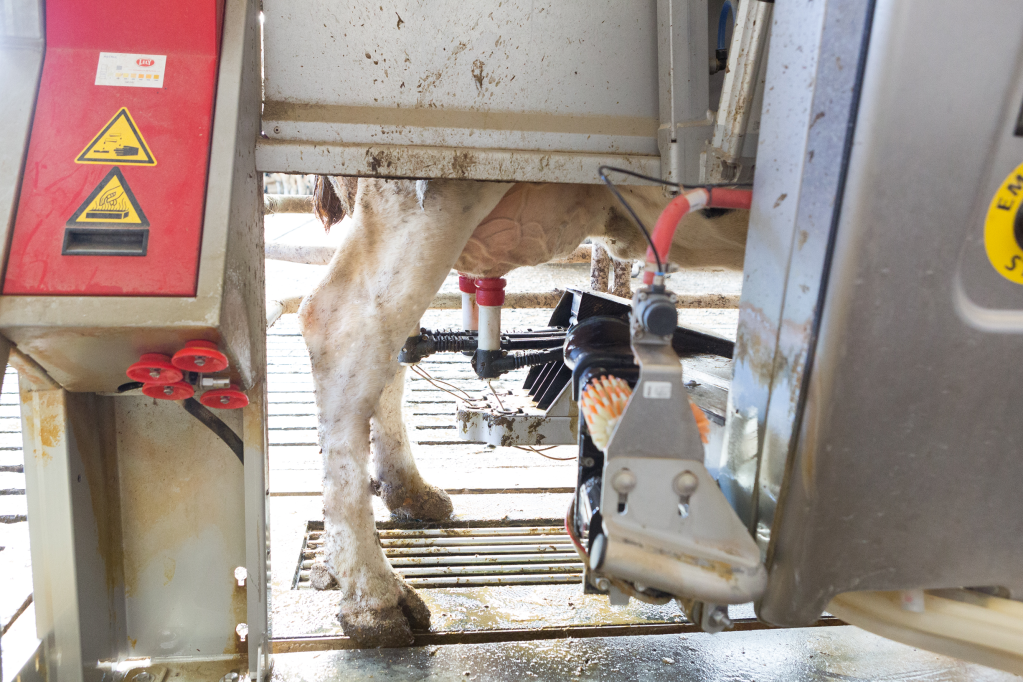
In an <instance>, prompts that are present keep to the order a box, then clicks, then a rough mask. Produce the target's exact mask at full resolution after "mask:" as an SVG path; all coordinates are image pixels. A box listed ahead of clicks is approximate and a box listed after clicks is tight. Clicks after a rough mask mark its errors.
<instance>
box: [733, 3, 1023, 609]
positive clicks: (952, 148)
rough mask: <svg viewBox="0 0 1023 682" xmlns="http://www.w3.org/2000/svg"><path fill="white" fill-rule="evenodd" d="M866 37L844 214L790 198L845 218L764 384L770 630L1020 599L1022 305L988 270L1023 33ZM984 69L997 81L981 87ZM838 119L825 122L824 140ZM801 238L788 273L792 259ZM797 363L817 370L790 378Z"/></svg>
mask: <svg viewBox="0 0 1023 682" xmlns="http://www.w3.org/2000/svg"><path fill="white" fill-rule="evenodd" d="M837 4H838V3H828V7H827V18H826V20H825V25H827V22H828V21H829V20H830V17H831V13H832V11H833V10H836V9H837V8H836V5H837ZM778 10H779V21H781V18H780V15H781V7H779V8H778ZM862 34H868V35H869V48H868V51H867V60H866V64H865V69H864V73H863V77H862V82H861V85H860V88H859V97H860V100H859V105H858V108H857V113H856V117H855V133H854V136H853V138H852V146H851V149H850V154H849V159H848V164H847V168H846V170H845V174H846V179H845V181H844V183H842V182H841V181H839V182H838V183H837V190H838V191H837V192H836V194H835V196H836V201H835V203H834V204H832V203H830V202H827V203H822V204H818V205H814V202H815V201H816V200H817V197H816V196H815V193H814V192H813V191H810V192H808V193H807V192H805V189H806V188H807V187H808V185H807V183H806V181H804V182H803V185H802V186H801V187H800V186H797V187H796V189H797V190H798V191H799V194H797V195H789V197H790V198H795V199H798V204H799V207H798V209H797V216H799V215H804V216H806V218H809V217H810V215H811V214H812V215H813V216H814V217H815V219H818V220H819V219H820V218H821V216H822V215H826V214H827V212H828V211H832V212H834V211H835V206H837V207H838V210H839V216H838V220H837V222H836V223H835V230H834V234H833V235H832V240H833V241H832V243H831V245H830V246H829V251H828V253H827V258H826V259H825V260H824V262H823V267H821V263H820V262H819V261H817V260H813V259H811V260H810V261H808V262H805V261H803V259H801V258H799V257H796V256H795V255H793V257H792V258H791V259H790V261H789V275H788V279H787V282H790V283H798V281H799V278H800V277H806V278H808V279H809V280H813V279H818V280H821V281H823V282H824V291H823V294H822V296H820V297H819V298H818V297H816V296H814V295H813V292H812V289H811V291H809V292H806V293H807V294H808V295H809V296H810V297H811V299H812V300H819V301H821V303H820V304H819V305H820V307H819V308H818V309H817V310H816V311H815V314H811V315H803V316H802V317H799V316H793V317H791V318H790V319H791V320H792V321H793V322H798V323H800V324H803V325H808V326H807V327H806V328H805V330H802V329H800V328H799V327H796V328H795V331H796V332H797V333H796V334H794V335H792V336H791V342H790V344H791V345H790V347H789V348H788V349H786V346H787V345H789V344H787V343H784V341H785V336H786V335H787V334H789V332H788V331H786V327H785V325H786V322H785V320H786V319H787V318H789V315H788V312H787V311H788V310H789V300H790V298H789V296H790V295H791V294H792V293H794V290H793V289H792V287H791V286H788V287H787V294H786V298H785V299H784V311H785V312H783V315H782V317H781V319H782V322H781V323H780V325H779V327H778V328H779V329H780V331H778V332H777V337H778V339H779V341H778V342H776V349H775V352H774V354H773V357H774V358H775V364H774V366H772V367H771V368H770V369H769V370H768V371H767V372H763V373H761V374H760V376H761V377H762V378H763V379H768V378H771V380H772V381H773V383H772V385H771V389H770V393H769V394H768V400H767V411H768V414H767V416H766V420H765V423H764V427H763V428H764V432H763V437H762V439H761V462H760V470H759V488H758V491H759V494H760V501H759V507H758V514H759V517H758V519H757V522H758V527H761V529H763V527H764V526H766V524H768V523H770V527H771V532H770V548H769V552H768V561H769V569H770V580H769V584H768V589H767V592H766V593H765V595H764V598H763V600H762V602H761V603H760V604H759V607H758V614H759V615H760V617H761V618H763V619H765V620H767V621H768V622H771V623H775V624H779V625H805V624H808V623H810V622H812V621H813V620H814V619H815V618H816V617H817V616H818V615H819V614H820V612H821V611H822V610H823V609H824V608H825V606H826V604H827V602H828V601H829V599H830V598H831V597H832V596H834V595H835V594H838V593H840V592H844V591H852V590H857V591H859V590H899V589H910V588H941V587H960V586H973V585H998V586H1004V587H1008V588H1010V589H1016V590H1018V589H1020V588H1021V587H1023V574H1021V573H1020V571H1019V566H1020V565H1021V563H1023V542H1021V541H1020V538H1021V537H1023V503H1021V499H1023V498H1020V496H1019V494H1018V482H1019V481H1020V480H1023V459H1021V458H1020V457H1019V450H1020V447H1021V445H1023V425H1021V422H1020V419H1019V417H1018V415H1019V413H1020V411H1021V409H1023V398H1020V397H1019V396H1018V395H1017V392H1016V391H1015V390H1014V388H1015V386H1016V385H1017V384H1018V383H1019V381H1020V380H1021V379H1023V376H1020V374H1021V369H1020V365H1019V363H1018V362H1017V356H1018V354H1019V345H1020V340H1019V337H1018V336H1017V334H1018V333H1019V330H1020V326H1019V325H1018V324H1015V323H1013V322H1012V319H1013V317H1014V316H1015V319H1017V320H1018V319H1019V315H1020V311H1021V309H1023V289H1021V288H1020V286H1019V285H1017V284H1013V283H1011V282H1009V281H1008V280H1005V279H1004V278H1001V277H998V276H997V273H995V271H994V270H993V269H992V268H991V266H990V265H987V268H988V269H989V270H990V272H988V271H985V270H984V268H982V267H980V265H981V263H979V262H978V259H977V253H976V249H977V244H978V241H979V240H980V239H981V238H982V235H983V218H984V213H985V211H986V209H987V206H988V204H989V202H990V201H991V197H992V196H993V194H994V191H995V189H996V188H997V186H998V185H999V183H1000V182H1001V181H1002V180H1003V179H1004V178H1005V177H1006V175H1007V174H1008V173H1009V171H1010V170H1012V169H1013V168H1014V167H1015V166H1016V165H1018V164H1019V162H1020V160H1023V138H1021V137H1017V136H1014V135H1013V131H1014V127H1015V123H1016V117H1017V116H1018V114H1019V111H1020V107H1021V103H1023V39H1021V36H1023V13H1021V12H1020V11H1019V6H1018V3H1015V2H1012V1H1010V0H985V1H984V2H977V3H970V4H962V3H956V2H951V1H949V0H942V1H940V2H935V1H934V0H932V1H931V2H924V1H923V0H903V1H901V2H895V1H894V0H877V2H876V7H875V9H874V11H873V18H872V25H868V26H866V27H865V28H864V29H863V31H862ZM850 38H851V36H850ZM981 52H982V53H983V54H984V55H985V57H984V61H985V63H987V64H990V65H991V68H984V69H982V71H981V72H978V70H977V68H976V67H975V65H974V64H973V63H972V62H973V55H976V54H978V53H981ZM773 58H774V55H772V59H773ZM821 63H822V64H823V63H824V60H823V59H822V60H821ZM854 64H855V62H853V63H845V62H844V60H843V64H842V67H843V69H853V68H854ZM836 66H837V64H836ZM770 78H771V77H770V76H769V80H770ZM817 82H818V83H820V84H823V83H824V82H825V79H823V78H821V77H820V76H819V75H818V77H817ZM773 84H774V85H775V87H777V82H776V81H775V82H774V83H773ZM854 90H855V89H854ZM831 113H832V112H831V111H830V110H827V109H821V110H820V112H815V113H814V115H813V119H812V120H811V122H810V124H809V126H808V130H809V131H810V134H811V135H812V132H813V130H814V128H815V126H817V125H820V124H821V123H824V122H826V121H827V120H828V119H829V118H830V117H831ZM767 124H768V120H767V119H766V118H765V121H764V126H765V128H766V127H767ZM810 151H814V152H816V153H815V159H816V158H817V155H818V154H820V153H821V152H820V148H819V147H817V148H814V146H813V145H811V149H810V150H808V152H807V156H808V157H809V153H810ZM761 152H763V149H761ZM761 158H764V156H763V154H762V153H761ZM829 161H830V162H833V161H834V158H833V157H830V158H829ZM761 178H763V176H761ZM843 185H844V187H843ZM760 199H761V200H764V201H767V200H769V199H770V197H764V196H763V194H761V195H760ZM776 201H777V199H776ZM804 212H805V213H804ZM763 219H764V217H763V216H757V215H756V214H755V215H754V226H753V227H754V229H756V228H757V227H758V226H757V225H756V222H757V221H758V220H763ZM797 220H799V218H797ZM797 224H798V223H797ZM753 231H754V230H753V229H751V233H752V232H753ZM766 231H767V232H768V233H770V230H769V229H768V230H766ZM780 232H781V231H780V230H779V233H780ZM820 234H823V233H820ZM793 236H794V237H795V238H796V241H795V242H787V243H781V244H779V246H780V247H781V248H782V251H783V252H784V251H788V252H792V253H793V254H796V253H798V248H797V246H798V245H800V244H801V242H802V240H803V237H802V234H801V232H800V233H798V234H795V235H793ZM815 236H816V234H815V233H814V232H812V231H807V243H809V240H811V239H814V238H815ZM818 254H819V250H818ZM804 266H805V267H804ZM800 273H802V274H800ZM794 275H797V276H796V277H794ZM999 280H1000V281H999ZM744 293H745V292H744ZM967 303H969V304H971V305H972V306H973V307H970V305H966V304H967ZM985 311H986V312H985ZM743 312H744V313H746V312H747V311H746V310H745V309H744V311H743ZM815 320H816V321H815ZM992 320H994V321H996V322H997V323H991V322H992ZM741 326H743V328H744V329H748V325H747V324H742V323H741ZM744 329H741V330H740V338H741V335H742V334H743V333H744ZM740 343H741V341H740ZM748 347H752V345H751V344H750V345H749V346H748ZM800 353H802V357H804V358H806V364H805V365H804V368H802V369H800V367H799V366H798V365H791V364H790V365H784V364H781V365H779V363H778V359H779V358H781V359H787V360H791V359H798V358H799V357H800ZM800 373H802V375H803V376H802V377H801V378H800V376H799V375H800ZM734 385H735V384H733V386H734ZM782 389H785V390H784V391H783V390H782ZM775 493H777V509H776V510H775V513H774V517H773V521H772V519H771V518H770V516H769V510H770V507H771V506H773V501H772V500H771V499H770V498H772V496H773V495H774V494H775Z"/></svg>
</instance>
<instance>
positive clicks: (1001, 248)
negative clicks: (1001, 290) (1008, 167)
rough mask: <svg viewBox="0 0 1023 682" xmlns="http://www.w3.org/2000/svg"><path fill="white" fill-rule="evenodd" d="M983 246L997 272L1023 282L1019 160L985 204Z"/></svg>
mask: <svg viewBox="0 0 1023 682" xmlns="http://www.w3.org/2000/svg"><path fill="white" fill-rule="evenodd" d="M984 248H985V250H986V251H987V257H988V260H990V261H991V265H992V266H994V268H995V270H997V271H998V274H1000V275H1001V276H1002V277H1004V278H1005V279H1007V280H1009V281H1010V282H1015V283H1016V284H1023V164H1021V165H1020V166H1018V167H1017V168H1016V170H1014V171H1012V173H1010V174H1009V177H1007V178H1006V179H1005V181H1004V182H1003V183H1002V185H1001V187H999V188H998V191H997V192H995V196H994V198H993V199H992V200H991V205H990V206H988V209H987V218H986V219H985V220H984Z"/></svg>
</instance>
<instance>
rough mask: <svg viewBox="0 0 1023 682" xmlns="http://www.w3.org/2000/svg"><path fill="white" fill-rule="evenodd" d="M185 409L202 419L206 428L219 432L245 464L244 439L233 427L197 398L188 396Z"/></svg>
mask: <svg viewBox="0 0 1023 682" xmlns="http://www.w3.org/2000/svg"><path fill="white" fill-rule="evenodd" d="M184 406H185V410H186V411H187V412H188V413H189V414H190V415H192V416H193V417H195V418H196V419H198V420H199V421H201V422H202V423H203V425H204V426H206V428H208V429H209V430H210V431H212V432H213V433H215V434H217V437H218V438H220V440H222V441H224V442H225V443H227V447H229V448H231V452H233V453H234V454H235V456H236V457H238V461H239V462H241V463H242V464H245V446H244V444H243V443H242V439H241V438H239V437H238V434H236V433H235V432H234V431H232V430H231V427H230V426H228V425H227V424H225V423H224V422H223V421H221V419H220V417H218V416H217V415H215V414H213V413H212V412H210V411H209V410H208V409H206V407H205V406H204V405H203V404H202V403H200V402H199V401H198V400H196V399H195V398H186V399H185V401H184Z"/></svg>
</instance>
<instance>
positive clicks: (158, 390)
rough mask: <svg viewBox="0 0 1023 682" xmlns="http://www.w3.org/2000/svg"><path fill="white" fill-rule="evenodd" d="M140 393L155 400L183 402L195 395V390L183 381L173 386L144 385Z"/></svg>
mask: <svg viewBox="0 0 1023 682" xmlns="http://www.w3.org/2000/svg"><path fill="white" fill-rule="evenodd" d="M142 392H143V393H145V394H146V395H147V396H149V397H150V398H156V399H157V400H185V399H186V398H191V397H192V396H193V395H195V389H194V388H192V386H191V384H186V383H185V382H184V381H179V382H177V383H174V384H146V385H145V386H143V387H142Z"/></svg>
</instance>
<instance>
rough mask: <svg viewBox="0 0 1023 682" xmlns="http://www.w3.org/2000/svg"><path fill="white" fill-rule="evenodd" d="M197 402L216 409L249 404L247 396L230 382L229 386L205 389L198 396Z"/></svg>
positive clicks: (229, 408) (233, 408) (234, 407)
mask: <svg viewBox="0 0 1023 682" xmlns="http://www.w3.org/2000/svg"><path fill="white" fill-rule="evenodd" d="M199 402H200V403H202V404H203V405H205V406H206V407H212V408H215V409H218V410H237V409H238V408H239V407H245V406H246V405H248V404H249V397H248V396H247V395H245V394H244V393H242V392H241V390H239V388H238V387H237V386H235V385H234V384H231V388H218V389H215V390H212V391H206V392H205V393H203V394H202V395H201V396H200V397H199Z"/></svg>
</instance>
